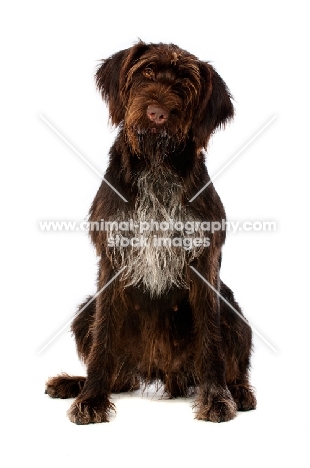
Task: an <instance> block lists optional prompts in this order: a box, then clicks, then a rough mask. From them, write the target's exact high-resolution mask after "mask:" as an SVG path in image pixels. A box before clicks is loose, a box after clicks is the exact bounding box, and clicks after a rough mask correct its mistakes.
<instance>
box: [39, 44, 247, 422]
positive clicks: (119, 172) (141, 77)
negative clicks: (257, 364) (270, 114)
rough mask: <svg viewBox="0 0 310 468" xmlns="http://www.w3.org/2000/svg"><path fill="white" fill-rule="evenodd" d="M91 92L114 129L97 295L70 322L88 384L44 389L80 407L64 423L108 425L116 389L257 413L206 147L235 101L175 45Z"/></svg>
mask: <svg viewBox="0 0 310 468" xmlns="http://www.w3.org/2000/svg"><path fill="white" fill-rule="evenodd" d="M96 83H97V87H98V89H99V90H100V92H101V94H102V97H103V99H104V100H105V101H106V102H107V104H108V106H109V112H110V119H111V122H112V124H113V125H115V126H118V127H119V132H118V136H117V138H116V141H115V143H114V144H113V146H112V148H111V150H110V160H109V166H108V169H107V171H106V174H105V179H106V181H107V182H108V184H107V183H106V181H105V180H103V182H102V184H101V186H100V188H99V190H98V193H97V195H96V197H95V199H94V202H93V204H92V206H91V209H90V216H89V221H90V226H91V229H90V236H91V240H92V242H93V244H94V246H95V248H96V251H97V254H98V256H99V258H100V259H99V272H98V292H99V291H101V292H100V293H99V294H98V295H97V297H96V298H95V299H94V300H93V301H91V297H88V298H87V300H86V301H85V302H84V303H83V304H82V305H81V306H80V308H79V310H78V313H77V315H76V317H75V319H74V320H73V323H72V331H73V333H74V336H75V340H76V344H77V352H78V355H79V357H80V358H81V360H82V361H83V362H84V363H85V365H86V367H87V377H81V376H77V377H71V376H69V375H67V374H62V375H59V376H56V377H54V378H50V379H49V380H48V382H47V385H46V393H47V394H48V395H49V396H51V397H53V398H73V397H74V398H76V399H75V401H74V402H73V404H72V406H71V408H70V410H69V412H68V415H69V418H70V420H71V421H72V422H74V423H76V424H89V423H99V422H107V421H108V416H109V412H110V411H111V410H114V405H113V403H111V401H110V394H111V393H117V392H128V391H131V390H136V389H138V388H139V386H140V385H144V386H145V385H148V384H150V383H152V382H157V383H158V382H161V383H162V385H163V388H164V390H165V392H166V394H167V395H168V396H170V397H172V398H175V397H178V396H186V395H188V394H192V393H193V392H195V393H196V394H197V397H196V405H195V407H196V417H197V418H198V419H202V420H206V421H213V422H221V421H229V420H230V419H232V418H234V417H235V415H236V411H237V410H244V411H246V410H251V409H254V408H255V406H256V399H255V396H254V393H253V390H252V388H251V386H250V384H249V366H250V354H251V346H252V345H251V343H252V334H251V328H250V326H249V325H248V323H247V321H246V320H245V319H244V318H242V317H243V316H242V312H241V310H240V307H239V305H238V304H237V302H236V301H235V299H234V296H233V293H232V291H231V290H230V289H229V288H228V287H227V286H226V285H225V284H224V283H223V282H222V281H221V280H220V265H221V248H222V246H223V244H224V241H225V230H223V229H221V230H218V229H212V226H213V224H214V223H221V224H222V223H223V220H224V221H225V211H224V208H223V205H222V203H221V200H220V198H219V196H218V194H217V193H216V191H215V189H214V187H213V184H212V183H211V182H210V177H209V174H208V171H207V169H206V166H205V156H204V153H203V149H206V148H207V145H208V141H209V139H210V136H211V135H212V133H213V132H214V131H215V130H216V129H217V128H219V127H221V126H224V125H225V123H226V122H228V121H229V120H230V119H232V117H233V114H234V109H233V105H232V102H231V95H230V93H229V90H228V89H227V87H226V85H225V83H224V81H223V80H222V79H221V77H220V76H219V75H218V74H217V72H216V71H215V70H214V68H213V67H212V66H211V65H210V64H209V63H207V62H201V61H199V60H198V59H197V58H196V57H195V56H193V55H192V54H190V53H188V52H186V51H185V50H182V49H180V48H179V47H177V46H176V45H173V44H169V45H166V44H161V43H160V44H145V43H144V42H139V43H137V44H136V45H134V46H133V47H131V48H129V49H126V50H122V51H120V52H118V53H116V54H115V55H113V56H112V57H110V58H108V59H107V60H104V61H103V62H102V63H101V64H100V66H99V67H98V70H97V72H96ZM208 182H210V183H209V185H208V186H207V187H206V188H205V190H203V191H202V192H201V193H200V194H199V195H198V196H196V197H195V195H196V194H197V193H198V191H200V189H201V188H202V187H204V186H205V185H206V184H207V183H208ZM109 184H110V185H109ZM111 186H112V187H113V188H114V190H113V188H112V187H111ZM125 199H126V200H127V201H125ZM210 226H211V228H210ZM117 273H119V274H118V276H117ZM199 274H200V276H199ZM116 276H117V277H116ZM228 304H230V305H231V306H232V307H233V308H234V309H235V311H234V310H233V309H232V308H231V307H230V306H229V305H228ZM236 311H237V312H238V313H236Z"/></svg>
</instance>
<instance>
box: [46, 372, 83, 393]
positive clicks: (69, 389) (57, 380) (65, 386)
mask: <svg viewBox="0 0 310 468" xmlns="http://www.w3.org/2000/svg"><path fill="white" fill-rule="evenodd" d="M84 382H85V377H70V376H69V375H68V374H62V375H58V376H57V377H52V378H50V379H49V380H48V381H47V382H46V387H45V393H46V394H47V395H49V396H50V397H51V398H75V397H77V396H78V395H79V393H80V392H81V390H82V388H83V385H84Z"/></svg>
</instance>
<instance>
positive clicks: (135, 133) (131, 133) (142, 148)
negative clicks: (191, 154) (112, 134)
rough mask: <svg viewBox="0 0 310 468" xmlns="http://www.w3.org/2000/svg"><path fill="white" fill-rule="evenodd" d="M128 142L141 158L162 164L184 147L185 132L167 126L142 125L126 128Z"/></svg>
mask: <svg viewBox="0 0 310 468" xmlns="http://www.w3.org/2000/svg"><path fill="white" fill-rule="evenodd" d="M126 135H127V139H128V142H129V144H130V146H131V148H132V149H133V151H134V153H135V154H136V155H137V156H138V157H139V158H141V159H145V160H148V161H149V162H150V163H151V164H152V163H154V164H155V165H157V164H160V163H161V162H163V161H165V160H166V159H167V158H168V157H169V155H171V154H173V153H175V152H176V151H177V150H178V149H179V148H180V146H182V147H183V142H184V139H185V137H184V134H183V132H182V131H181V130H180V129H178V131H174V132H173V133H172V132H171V130H170V129H169V128H167V127H165V126H151V125H150V126H148V127H147V128H142V127H141V126H140V127H139V126H137V127H131V128H126Z"/></svg>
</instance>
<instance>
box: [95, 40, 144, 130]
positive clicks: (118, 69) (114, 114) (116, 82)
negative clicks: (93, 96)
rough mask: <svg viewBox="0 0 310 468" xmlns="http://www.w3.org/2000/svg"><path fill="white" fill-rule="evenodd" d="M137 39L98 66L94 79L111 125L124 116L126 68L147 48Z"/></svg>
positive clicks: (119, 121) (117, 123)
mask: <svg viewBox="0 0 310 468" xmlns="http://www.w3.org/2000/svg"><path fill="white" fill-rule="evenodd" d="M147 47H148V46H147V45H146V44H145V43H144V42H142V41H139V42H138V43H137V44H136V45H134V46H133V47H130V48H129V49H124V50H121V51H120V52H117V53H116V54H114V55H112V56H111V57H110V58H108V59H105V60H103V61H102V62H101V64H100V65H99V66H98V68H97V71H96V74H95V80H96V85H97V88H98V90H99V91H100V92H101V96H102V98H103V100H104V101H105V102H106V103H107V104H108V107H109V114H110V119H111V123H112V125H119V124H120V123H121V122H122V121H123V120H124V117H125V102H124V100H123V96H122V93H121V90H122V86H123V83H124V81H125V80H126V77H127V73H128V70H129V68H130V66H131V65H132V64H133V63H134V61H135V60H136V59H137V58H138V57H139V56H140V55H141V54H142V53H143V52H144V51H145V50H146V49H147Z"/></svg>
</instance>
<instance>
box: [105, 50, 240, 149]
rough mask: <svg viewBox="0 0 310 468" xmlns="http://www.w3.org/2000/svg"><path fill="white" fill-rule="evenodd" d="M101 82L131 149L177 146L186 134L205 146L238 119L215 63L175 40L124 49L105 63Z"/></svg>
mask: <svg viewBox="0 0 310 468" xmlns="http://www.w3.org/2000/svg"><path fill="white" fill-rule="evenodd" d="M96 82H97V86H98V89H99V90H100V91H101V93H102V96H103V98H104V100H105V101H106V102H107V103H108V105H109V111H110V118H111V122H112V124H114V125H120V124H122V125H123V126H124V130H125V133H126V137H127V140H128V143H129V145H130V146H131V149H132V150H133V152H135V153H136V154H141V153H145V152H147V150H148V147H149V146H150V145H151V146H154V145H155V146H156V145H157V147H160V148H162V149H163V150H164V151H165V152H167V150H168V151H170V150H174V149H176V148H177V147H178V146H179V145H180V144H182V143H183V142H184V140H185V139H186V138H187V137H190V138H192V139H193V140H194V141H195V143H196V146H197V149H198V150H199V149H201V148H206V146H207V143H208V140H209V138H210V136H211V134H212V133H213V132H214V131H215V129H216V128H217V127H219V126H221V125H224V124H225V123H226V122H227V121H228V120H229V119H231V118H232V117H233V105H232V103H231V96H230V93H229V91H228V89H227V87H226V85H225V83H224V81H223V80H222V79H221V77H220V76H219V75H218V74H217V73H216V71H215V70H214V68H213V67H211V65H209V64H208V63H206V62H201V61H199V60H198V59H197V58H196V57H195V56H194V55H192V54H190V53H188V52H186V51H184V50H182V49H180V48H179V47H177V46H175V45H173V44H169V45H166V44H145V43H143V42H139V43H138V44H136V45H135V46H133V47H131V48H129V49H126V50H122V51H120V52H118V53H117V54H115V55H113V56H112V57H110V58H109V59H107V60H104V62H103V63H102V64H101V65H100V67H99V68H98V70H97V73H96Z"/></svg>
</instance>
